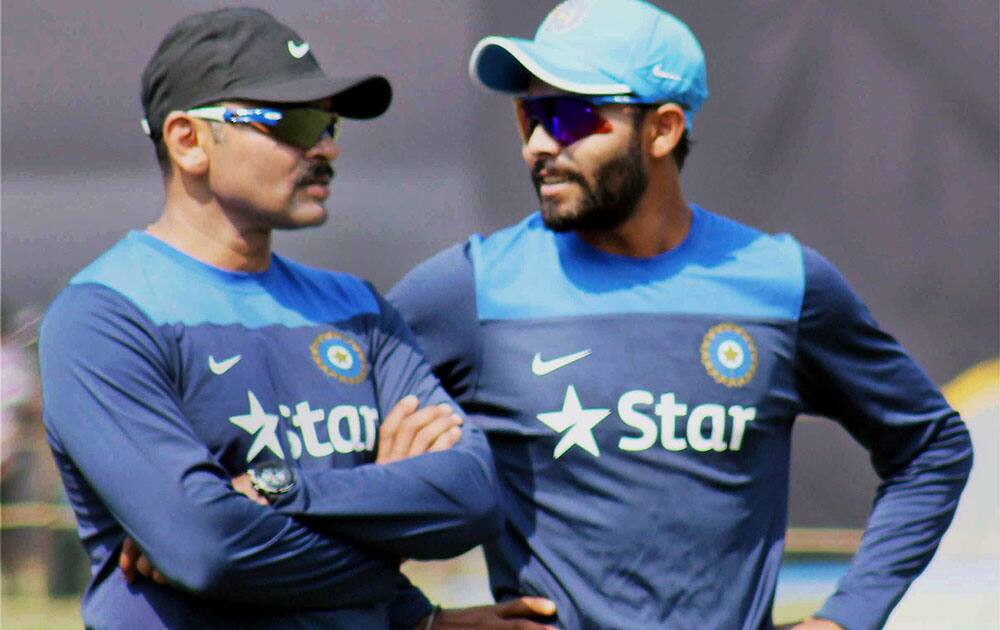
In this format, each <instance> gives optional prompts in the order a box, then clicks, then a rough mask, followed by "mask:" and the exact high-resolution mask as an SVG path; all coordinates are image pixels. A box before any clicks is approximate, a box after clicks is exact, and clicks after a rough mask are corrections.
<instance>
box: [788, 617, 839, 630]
mask: <svg viewBox="0 0 1000 630" xmlns="http://www.w3.org/2000/svg"><path fill="white" fill-rule="evenodd" d="M774 630H844V628H843V626H841V625H840V624H836V623H834V622H832V621H830V620H828V619H817V618H815V617H810V618H809V619H805V620H803V621H800V622H798V623H786V624H784V625H781V626H777V627H776V628H775V629H774Z"/></svg>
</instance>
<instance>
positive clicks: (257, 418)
mask: <svg viewBox="0 0 1000 630" xmlns="http://www.w3.org/2000/svg"><path fill="white" fill-rule="evenodd" d="M247 398H248V399H249V401H250V413H248V414H244V415H242V416H233V417H231V418H229V421H230V422H232V423H233V424H235V425H236V426H238V427H239V428H241V429H243V430H244V431H246V432H247V433H250V434H251V435H254V440H253V444H251V445H250V451H249V452H247V461H248V462H249V461H251V460H252V459H253V458H254V457H257V455H258V454H259V453H260V452H261V451H262V450H264V449H265V448H267V449H270V451H271V452H272V453H274V454H275V455H277V456H278V457H280V458H281V459H285V453H284V451H283V450H281V442H279V441H278V416H277V415H275V414H273V413H265V411H264V407H263V406H262V405H261V404H260V401H259V400H257V397H256V396H254V395H253V392H251V391H249V390H248V391H247Z"/></svg>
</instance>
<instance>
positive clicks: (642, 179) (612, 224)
mask: <svg viewBox="0 0 1000 630" xmlns="http://www.w3.org/2000/svg"><path fill="white" fill-rule="evenodd" d="M638 136H639V134H633V136H632V140H631V141H630V142H629V145H628V147H626V148H625V150H624V151H623V152H622V153H620V154H618V155H616V156H614V157H613V158H611V159H610V160H608V161H607V162H605V163H604V164H602V165H601V166H600V168H598V169H597V173H596V174H595V176H594V180H595V182H596V183H595V185H594V186H593V187H591V186H590V184H589V183H588V182H587V180H585V179H584V178H583V176H582V175H580V174H579V173H575V172H573V173H565V174H564V176H565V177H566V179H568V180H570V181H572V182H575V183H576V184H577V185H579V186H580V188H581V189H582V191H583V199H581V200H580V202H579V204H578V205H577V207H576V209H575V210H576V211H575V212H573V211H572V210H571V211H570V212H561V213H560V212H559V210H558V204H557V203H555V202H553V201H551V200H550V201H546V200H544V199H542V197H541V191H540V186H541V179H540V177H539V176H538V175H537V173H538V172H540V171H541V170H542V168H543V167H544V164H543V163H540V164H536V166H535V168H534V170H533V173H532V180H533V181H534V183H535V193H536V194H537V195H538V198H539V201H541V204H542V221H543V223H544V224H545V227H547V228H548V229H550V230H552V231H553V232H569V231H578V230H579V231H608V230H613V229H615V228H617V227H619V226H621V225H622V224H623V223H625V222H626V221H628V220H629V219H630V218H631V217H632V216H633V215H634V214H635V212H636V209H637V207H638V204H639V200H640V199H641V198H642V196H643V194H644V193H645V192H646V188H647V186H648V185H649V176H648V175H647V174H646V169H645V167H644V165H643V163H642V152H641V146H640V141H639V137H638Z"/></svg>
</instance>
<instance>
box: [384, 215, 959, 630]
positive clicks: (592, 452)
mask: <svg viewBox="0 0 1000 630" xmlns="http://www.w3.org/2000/svg"><path fill="white" fill-rule="evenodd" d="M692 212H693V222H692V226H691V230H690V233H689V234H688V236H687V237H686V239H685V240H684V241H683V242H682V243H681V244H680V245H679V246H677V247H676V248H674V249H672V250H670V251H667V252H665V253H663V254H661V255H659V256H655V257H651V258H642V259H638V258H629V257H623V256H616V255H612V254H608V253H605V252H602V251H599V250H597V249H594V248H592V247H591V246H589V245H588V244H586V243H585V242H584V241H582V240H581V239H580V238H579V237H578V236H577V235H576V234H574V233H572V232H568V233H554V232H552V231H550V230H547V229H546V228H545V227H544V225H543V223H542V221H541V218H540V216H539V215H538V214H537V213H536V214H533V215H531V216H529V217H528V218H526V219H525V220H524V221H522V222H521V223H519V224H517V225H515V226H512V227H509V228H507V229H504V230H501V231H499V232H497V233H496V234H494V235H492V236H490V237H489V238H483V237H480V236H474V237H472V238H471V239H470V240H469V241H468V242H467V243H466V244H465V245H464V246H456V247H453V248H451V249H448V250H446V251H444V252H442V253H441V254H439V255H437V256H436V257H434V258H432V259H430V260H429V261H427V262H426V263H424V264H422V265H421V266H419V267H417V268H416V269H415V270H414V271H412V272H411V273H410V274H409V275H408V276H407V277H405V278H404V279H403V280H402V281H401V282H400V284H399V285H397V286H396V287H395V288H394V289H393V290H392V291H391V292H390V293H389V299H390V300H391V301H392V302H393V303H394V304H395V305H396V306H397V307H398V308H399V309H400V311H401V312H402V313H403V315H404V317H406V319H407V321H408V322H409V324H410V326H411V327H412V329H413V331H414V333H415V334H416V335H417V338H418V340H419V342H420V344H421V346H422V347H423V349H424V350H425V351H426V354H427V356H428V358H429V360H430V361H431V363H432V365H433V366H434V369H435V371H436V373H437V374H438V376H439V377H440V378H441V381H442V383H443V384H444V386H445V387H446V388H447V389H448V391H449V392H450V393H451V394H452V395H453V396H454V397H455V399H456V400H457V401H459V402H460V403H461V404H462V406H463V407H464V408H465V410H466V412H467V413H468V414H469V415H470V417H471V418H472V419H473V420H474V421H475V422H476V423H478V424H479V425H480V426H481V427H482V428H483V430H484V431H485V432H486V433H487V436H488V438H489V442H490V446H491V447H492V449H493V453H494V457H495V459H496V462H497V467H498V471H499V475H500V481H501V492H502V495H501V503H502V506H503V509H504V512H505V516H506V522H505V525H504V529H503V532H502V534H501V536H500V538H499V539H498V540H497V541H496V542H494V543H490V544H488V545H487V546H486V556H487V563H488V567H489V573H490V582H491V587H492V590H493V593H494V595H495V596H496V597H497V598H499V599H504V598H509V597H513V596H515V595H520V594H527V595H541V596H546V597H550V598H552V599H553V600H555V602H556V604H557V606H558V609H559V612H558V623H559V624H560V625H561V626H562V627H564V628H573V629H576V628H602V629H607V628H718V629H727V630H731V629H737V628H743V629H758V628H769V627H771V626H772V621H771V606H772V601H773V598H774V592H775V584H776V580H777V575H778V569H779V563H780V558H781V554H782V548H783V542H784V536H785V530H786V521H787V502H788V478H789V451H790V439H791V433H792V426H793V421H794V419H795V417H796V416H797V415H799V414H802V413H811V414H819V415H825V416H828V417H830V418H833V419H835V420H836V421H838V422H840V423H841V424H842V425H843V426H844V427H845V428H846V429H847V430H848V431H849V432H850V433H851V435H853V436H854V438H856V439H857V441H858V442H860V443H861V444H862V445H863V446H864V447H865V448H866V449H868V451H870V453H871V460H872V463H873V465H874V467H875V470H876V471H877V473H878V474H879V475H880V477H881V479H882V484H881V487H880V488H879V490H878V495H877V497H876V499H875V503H874V509H873V511H872V514H871V518H870V521H869V522H868V526H867V529H866V531H865V534H864V537H863V541H862V544H861V548H860V550H859V551H858V553H857V556H856V558H855V559H854V562H853V564H852V566H851V568H850V570H849V572H848V573H847V575H846V576H844V578H843V579H842V580H841V581H840V583H839V586H838V588H837V591H836V593H835V594H834V595H833V596H832V597H831V598H830V599H829V600H828V601H827V602H826V605H825V606H824V607H823V609H822V610H821V611H820V612H819V615H820V616H822V617H825V618H828V619H831V620H833V621H836V622H838V623H840V624H841V625H842V626H844V627H845V628H848V630H861V629H865V628H877V627H880V626H881V624H882V623H884V621H885V619H886V617H887V616H888V614H889V612H890V611H891V609H892V607H893V605H894V604H895V603H896V602H897V601H898V600H899V598H900V597H901V596H902V595H903V593H904V591H905V590H906V588H907V586H908V585H909V584H910V582H911V581H912V580H913V579H914V578H915V577H916V576H917V575H918V574H919V573H920V571H921V570H922V569H923V568H924V566H925V565H926V564H927V562H928V561H929V560H930V557H931V555H932V554H933V552H934V550H935V548H936V546H937V544H938V541H939V540H940V538H941V535H942V534H943V532H944V530H945V529H946V527H947V526H948V524H949V522H950V520H951V517H952V514H953V512H954V510H955V507H956V505H957V501H958V498H959V494H960V492H961V490H962V487H963V485H964V483H965V480H966V477H967V475H968V471H969V469H970V465H971V456H972V450H971V443H970V441H969V437H968V434H967V432H966V430H965V428H964V425H963V423H962V421H961V420H960V418H959V417H958V415H957V414H956V413H955V412H954V411H953V410H952V409H951V408H950V407H949V406H948V405H947V403H946V402H945V401H944V399H943V398H942V397H941V395H940V394H939V393H938V391H937V390H936V388H935V387H934V386H933V384H932V383H931V381H930V380H929V379H928V378H927V376H926V375H925V374H924V373H923V372H922V371H921V370H920V369H919V368H918V367H917V366H916V365H915V364H914V362H913V361H912V360H911V359H910V358H909V357H908V356H907V355H906V354H905V352H904V351H903V350H902V349H901V348H900V346H899V344H898V343H897V342H896V341H895V340H894V339H892V338H891V337H890V336H889V335H887V334H886V333H884V332H883V331H882V330H881V329H880V328H879V326H878V325H877V324H876V322H875V321H874V320H873V318H872V317H871V315H870V313H869V311H868V310H867V309H866V308H865V306H864V305H863V304H862V303H861V301H860V300H859V299H858V298H857V297H856V296H855V294H854V293H853V292H852V291H851V289H850V288H849V287H848V285H847V283H846V282H845V281H844V279H843V277H842V276H841V275H840V274H839V273H838V272H837V271H836V269H834V268H833V266H832V265H831V264H830V263H829V262H827V261H826V260H824V259H823V258H822V257H821V256H819V255H818V254H817V253H815V252H814V251H812V250H810V249H808V248H804V247H802V246H801V245H800V244H799V243H798V242H796V241H795V240H794V239H793V238H791V237H789V236H787V235H782V236H771V235H767V234H763V233H761V232H758V231H756V230H753V229H751V228H748V227H745V226H743V225H740V224H738V223H736V222H734V221H731V220H729V219H725V218H723V217H720V216H718V215H714V214H712V213H710V212H707V211H705V210H703V209H701V208H698V207H692ZM831 474H836V471H831Z"/></svg>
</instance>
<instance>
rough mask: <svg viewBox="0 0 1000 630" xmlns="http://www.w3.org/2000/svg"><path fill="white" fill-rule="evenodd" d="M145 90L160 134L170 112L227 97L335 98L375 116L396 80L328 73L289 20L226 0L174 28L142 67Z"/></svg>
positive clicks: (339, 107)
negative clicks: (227, 4) (225, 5)
mask: <svg viewBox="0 0 1000 630" xmlns="http://www.w3.org/2000/svg"><path fill="white" fill-rule="evenodd" d="M303 52H304V54H303ZM141 98H142V107H143V111H144V113H145V116H146V118H145V120H144V121H143V123H144V124H143V127H144V128H145V129H147V133H148V134H149V135H150V136H151V137H153V138H154V139H155V138H157V137H159V134H160V132H161V129H162V126H163V121H164V120H165V119H166V117H167V115H168V114H169V113H170V112H172V111H174V110H187V109H191V108H193V107H198V106H200V105H207V104H210V103H217V102H219V101H222V100H246V101H261V102H268V103H304V102H308V101H315V100H319V99H325V98H331V99H332V101H333V110H334V111H335V112H337V113H338V114H340V115H341V116H344V117H347V118H375V117H376V116H379V115H380V114H382V113H383V112H385V111H386V110H387V109H388V108H389V103H390V102H391V101H392V87H391V86H390V85H389V81H388V80H387V79H386V78H385V77H382V76H378V75H363V76H353V77H329V76H327V75H326V73H324V72H323V69H322V68H320V66H319V62H317V61H316V57H315V56H314V55H313V53H312V51H311V50H309V46H308V44H306V42H305V40H304V39H302V38H301V37H300V36H299V35H298V33H296V32H295V31H294V30H292V29H291V28H290V27H288V26H287V25H285V24H283V23H281V22H279V21H278V20H277V19H275V18H274V17H273V16H272V15H271V14H269V13H267V12H266V11H262V10H260V9H252V8H229V9H219V10H216V11H207V12H204V13H198V14H195V15H191V16H188V17H186V18H184V19H183V20H181V21H180V22H178V23H177V24H175V25H174V26H173V28H171V29H170V31H169V32H168V33H167V34H166V36H165V37H164V38H163V41H162V42H160V45H159V47H157V49H156V52H155V53H153V57H152V58H151V59H150V60H149V63H148V64H147V65H146V69H145V70H144V71H143V73H142V93H141Z"/></svg>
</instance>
